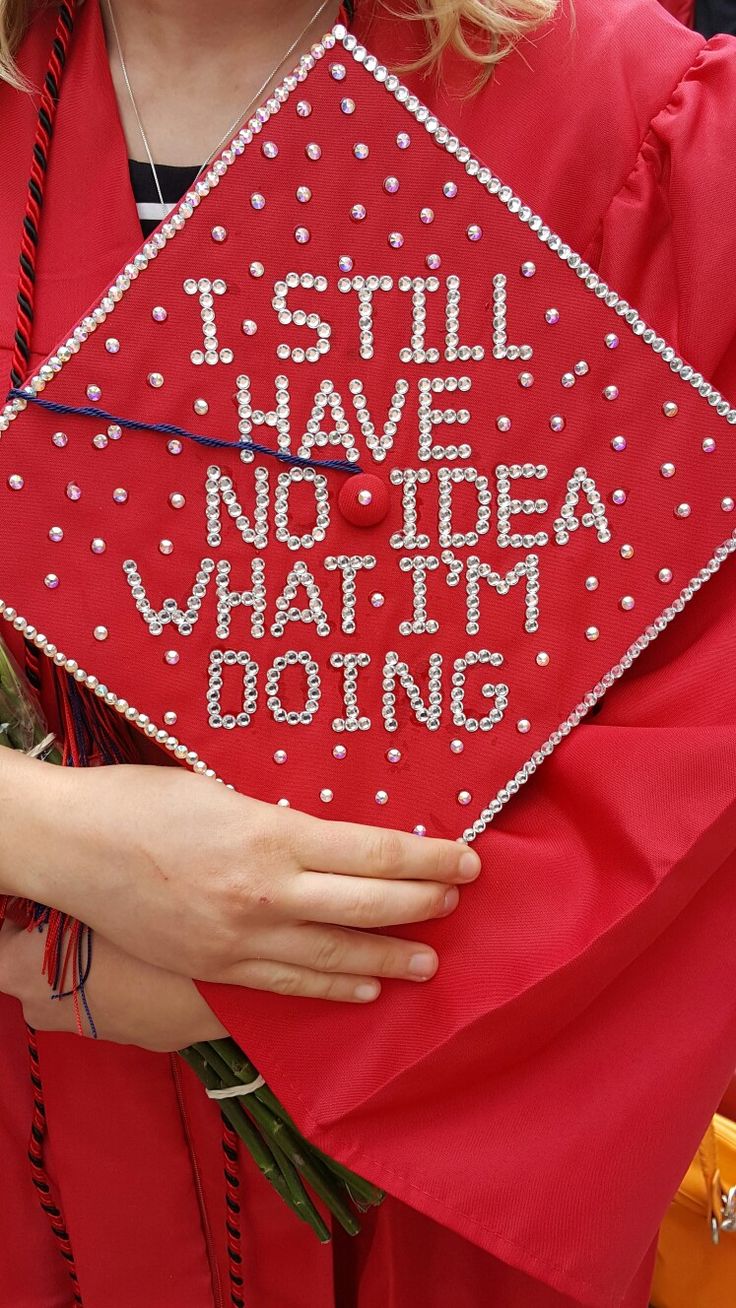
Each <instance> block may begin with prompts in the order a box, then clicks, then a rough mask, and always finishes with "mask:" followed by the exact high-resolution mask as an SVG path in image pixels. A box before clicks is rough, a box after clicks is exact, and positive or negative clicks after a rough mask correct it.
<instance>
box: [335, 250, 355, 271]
mask: <svg viewBox="0 0 736 1308" xmlns="http://www.w3.org/2000/svg"><path fill="white" fill-rule="evenodd" d="M337 266H338V268H339V269H340V272H352V269H353V261H352V259H351V258H350V255H349V254H341V255H340V258H339V259H338V261H337Z"/></svg>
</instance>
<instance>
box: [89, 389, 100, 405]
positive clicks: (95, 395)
mask: <svg viewBox="0 0 736 1308" xmlns="http://www.w3.org/2000/svg"><path fill="white" fill-rule="evenodd" d="M87 399H88V400H92V401H93V402H94V403H95V404H96V403H97V401H98V400H101V399H102V391H101V390H100V387H99V386H93V385H89V386H88V387H87Z"/></svg>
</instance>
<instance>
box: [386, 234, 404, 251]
mask: <svg viewBox="0 0 736 1308" xmlns="http://www.w3.org/2000/svg"><path fill="white" fill-rule="evenodd" d="M388 243H389V245H390V246H391V247H392V249H394V250H400V249H401V247H402V245H403V244H404V238H403V236H402V235H401V232H389V234H388Z"/></svg>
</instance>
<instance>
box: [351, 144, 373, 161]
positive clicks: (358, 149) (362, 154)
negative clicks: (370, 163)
mask: <svg viewBox="0 0 736 1308" xmlns="http://www.w3.org/2000/svg"><path fill="white" fill-rule="evenodd" d="M353 154H354V155H355V158H356V159H367V158H368V155H369V154H370V150H369V148H368V146H367V145H366V143H365V141H356V143H355V145H354V146H353Z"/></svg>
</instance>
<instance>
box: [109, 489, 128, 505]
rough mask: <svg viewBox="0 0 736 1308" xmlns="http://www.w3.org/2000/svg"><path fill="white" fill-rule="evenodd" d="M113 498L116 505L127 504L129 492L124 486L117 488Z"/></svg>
mask: <svg viewBox="0 0 736 1308" xmlns="http://www.w3.org/2000/svg"><path fill="white" fill-rule="evenodd" d="M112 498H113V499H114V501H115V503H116V504H125V503H126V502H127V499H128V492H127V490H125V489H124V488H123V487H122V486H117V487H116V488H115V490H114V491H113V493H112Z"/></svg>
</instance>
